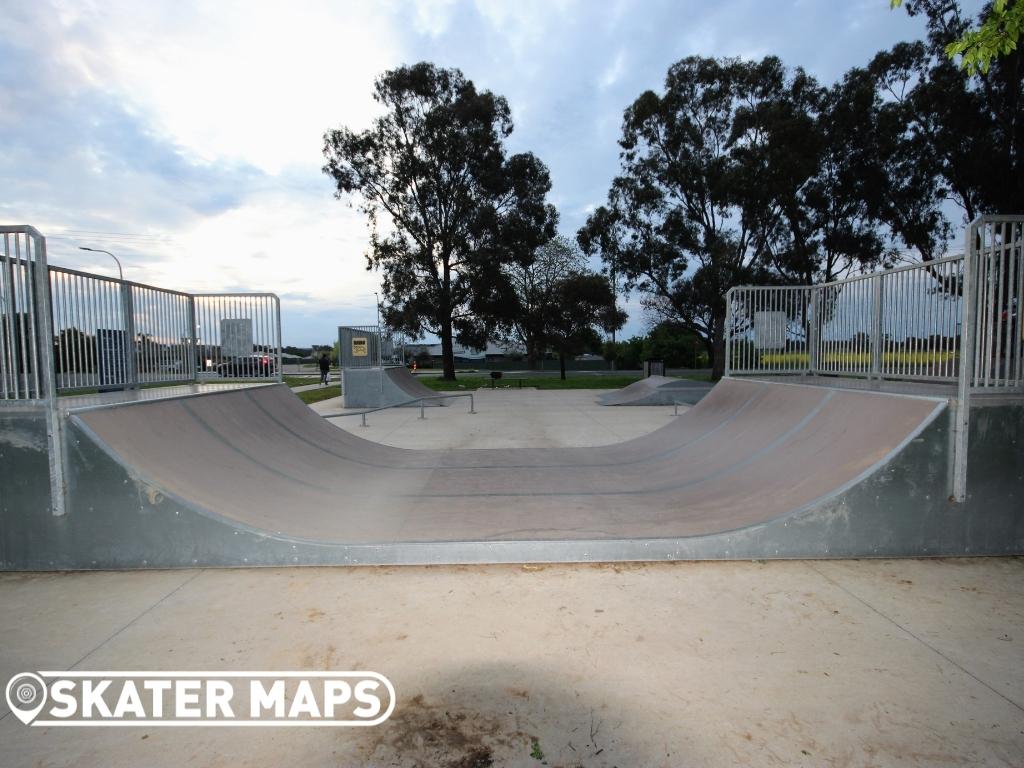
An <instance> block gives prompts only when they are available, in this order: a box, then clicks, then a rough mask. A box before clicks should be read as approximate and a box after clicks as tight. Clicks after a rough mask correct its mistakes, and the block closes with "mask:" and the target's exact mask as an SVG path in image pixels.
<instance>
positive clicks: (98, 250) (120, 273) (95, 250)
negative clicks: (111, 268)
mask: <svg viewBox="0 0 1024 768" xmlns="http://www.w3.org/2000/svg"><path fill="white" fill-rule="evenodd" d="M78 248H79V250H82V251H92V252H93V253H105V254H107V256H109V257H110V258H112V259H113V260H114V261H115V262H116V263H117V275H118V279H119V280H120V281H121V282H122V283H123V282H124V269H122V267H121V260H120V259H118V258H117V256H115V255H114V254H112V253H111V252H110V251H104V250H103V249H102V248H88V247H86V246H84V245H80V246H78Z"/></svg>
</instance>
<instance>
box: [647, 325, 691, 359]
mask: <svg viewBox="0 0 1024 768" xmlns="http://www.w3.org/2000/svg"><path fill="white" fill-rule="evenodd" d="M641 357H642V358H643V359H644V360H661V361H663V362H664V363H665V367H666V368H696V367H698V366H697V362H698V359H697V337H696V336H695V335H694V334H693V333H691V332H690V331H688V330H687V329H685V328H683V327H682V326H681V325H679V324H678V323H672V322H661V323H658V324H657V325H656V326H654V327H653V328H652V329H651V330H650V333H648V334H647V338H645V339H644V341H643V352H642V355H641Z"/></svg>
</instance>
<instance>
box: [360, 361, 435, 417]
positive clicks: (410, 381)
mask: <svg viewBox="0 0 1024 768" xmlns="http://www.w3.org/2000/svg"><path fill="white" fill-rule="evenodd" d="M342 391H343V395H344V400H345V407H346V408H389V407H392V406H396V405H397V406H400V405H406V404H410V405H412V404H415V405H419V404H420V402H421V401H422V403H423V405H427V406H432V405H446V404H447V400H443V399H438V393H437V392H435V391H434V390H432V389H429V388H427V387H425V386H423V383H422V382H420V381H419V380H418V379H417V378H416V377H415V376H413V375H412V374H411V373H409V371H408V370H407V369H406V368H405V367H403V366H397V367H396V366H391V367H383V368H346V369H343V370H342ZM423 398H430V399H428V400H423Z"/></svg>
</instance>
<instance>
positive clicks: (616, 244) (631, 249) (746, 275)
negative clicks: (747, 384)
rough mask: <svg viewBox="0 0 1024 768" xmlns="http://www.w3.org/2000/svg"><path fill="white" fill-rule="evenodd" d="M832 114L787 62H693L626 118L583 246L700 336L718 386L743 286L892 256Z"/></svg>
mask: <svg viewBox="0 0 1024 768" xmlns="http://www.w3.org/2000/svg"><path fill="white" fill-rule="evenodd" d="M829 106H830V102H829V101H828V98H827V94H826V93H825V92H824V91H823V90H822V89H821V88H820V86H819V85H818V84H817V83H816V82H815V81H814V80H813V78H810V77H809V76H807V75H806V74H805V73H804V72H803V71H802V70H796V71H795V72H792V73H790V72H788V71H787V70H786V68H785V67H784V66H783V65H782V63H781V62H780V61H779V60H778V59H777V58H774V57H768V58H765V59H763V60H762V61H760V62H744V61H740V60H737V59H722V60H717V59H706V58H701V57H689V58H686V59H683V60H682V61H680V62H678V63H676V64H674V65H673V66H672V67H671V68H670V69H669V72H668V75H667V77H666V81H665V90H664V93H663V94H661V95H658V94H655V93H653V92H651V91H648V92H646V93H644V94H641V96H640V97H639V98H638V99H637V100H636V101H635V102H634V103H633V104H632V105H631V106H630V107H629V108H628V109H627V110H626V112H625V116H624V118H623V129H622V138H621V139H620V141H619V144H620V146H621V147H622V152H621V153H620V162H621V171H620V174H619V176H617V177H616V178H615V180H614V181H613V182H612V187H611V190H610V191H609V194H608V203H607V205H606V206H602V207H601V208H598V209H597V210H596V211H595V212H594V214H593V215H591V217H590V218H589V219H588V220H587V223H586V225H585V226H584V227H583V229H582V230H581V231H580V233H579V236H578V237H579V242H580V244H581V246H582V247H583V249H584V250H585V251H586V252H587V253H588V254H592V255H599V256H600V257H601V258H602V259H603V260H604V262H605V264H606V265H607V266H608V268H609V270H614V271H615V272H616V273H618V274H621V275H622V276H623V277H624V279H625V282H626V287H627V289H629V288H634V287H635V288H637V289H639V290H640V291H641V292H642V293H643V294H645V298H644V305H645V307H646V308H647V309H648V310H651V311H652V312H653V313H654V314H655V315H656V316H659V317H661V318H662V319H664V320H670V321H673V322H676V323H679V324H680V325H681V326H682V327H683V328H685V329H687V330H689V331H690V332H692V333H694V334H696V335H697V336H698V338H699V339H700V340H701V343H702V344H703V345H704V347H705V349H706V351H707V353H708V357H709V359H710V360H711V362H712V368H713V371H714V375H715V376H721V374H722V372H723V369H724V325H725V315H726V311H725V301H724V297H725V293H726V291H727V290H728V289H729V288H730V287H732V286H734V285H739V284H743V283H754V282H756V283H779V282H783V283H785V282H809V281H811V280H813V279H821V278H822V277H825V276H828V277H835V276H838V275H840V274H842V273H844V272H845V271H849V270H850V269H852V268H854V267H856V266H859V265H862V264H869V263H873V262H874V261H876V260H877V259H878V258H879V256H880V251H881V247H880V244H879V243H878V241H877V239H875V238H873V237H871V236H870V233H869V231H868V221H869V219H868V212H867V211H866V210H865V209H864V208H863V204H862V203H861V202H860V201H859V200H858V197H857V192H858V191H859V189H858V188H857V187H856V185H854V184H853V182H852V179H853V177H854V174H853V173H852V172H851V171H850V170H849V169H848V168H847V167H846V161H845V154H844V151H843V148H842V147H835V149H834V150H833V148H832V146H831V143H830V142H831V140H832V136H830V131H831V132H832V133H833V134H836V135H838V134H839V133H840V131H839V127H838V126H833V125H831V124H830V123H829V122H828V120H826V119H825V118H826V117H827V116H828V111H827V110H828V107H829Z"/></svg>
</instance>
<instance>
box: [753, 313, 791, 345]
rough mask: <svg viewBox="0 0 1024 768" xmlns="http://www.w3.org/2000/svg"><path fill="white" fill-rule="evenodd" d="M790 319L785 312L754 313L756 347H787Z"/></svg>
mask: <svg viewBox="0 0 1024 768" xmlns="http://www.w3.org/2000/svg"><path fill="white" fill-rule="evenodd" d="M788 325H789V319H788V318H787V317H786V313H785V312H755V313H754V347H755V348H756V349H785V347H786V329H787V327H788Z"/></svg>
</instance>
